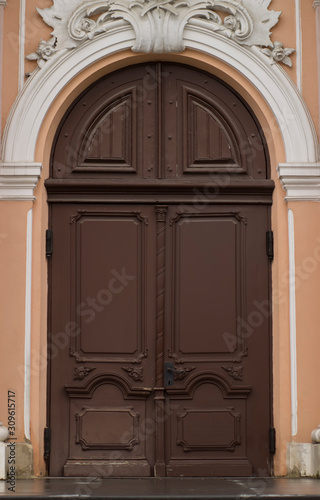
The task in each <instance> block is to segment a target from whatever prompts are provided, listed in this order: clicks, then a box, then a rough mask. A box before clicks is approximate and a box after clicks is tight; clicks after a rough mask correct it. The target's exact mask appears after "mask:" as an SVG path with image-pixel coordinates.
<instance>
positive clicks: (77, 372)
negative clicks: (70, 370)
mask: <svg viewBox="0 0 320 500" xmlns="http://www.w3.org/2000/svg"><path fill="white" fill-rule="evenodd" d="M94 370H95V368H91V366H79V367H78V366H77V367H76V368H75V369H74V380H84V379H85V378H86V377H87V376H88V375H89V373H90V372H93V371H94Z"/></svg>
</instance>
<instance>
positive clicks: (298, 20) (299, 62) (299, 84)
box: [295, 0, 302, 92]
mask: <svg viewBox="0 0 320 500" xmlns="http://www.w3.org/2000/svg"><path fill="white" fill-rule="evenodd" d="M295 9H296V55H297V57H296V65H297V87H298V89H299V90H300V92H302V26H301V0H296V5H295Z"/></svg>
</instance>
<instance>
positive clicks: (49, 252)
mask: <svg viewBox="0 0 320 500" xmlns="http://www.w3.org/2000/svg"><path fill="white" fill-rule="evenodd" d="M52 251H53V232H52V231H51V229H47V231H46V256H47V259H50V258H51V257H52Z"/></svg>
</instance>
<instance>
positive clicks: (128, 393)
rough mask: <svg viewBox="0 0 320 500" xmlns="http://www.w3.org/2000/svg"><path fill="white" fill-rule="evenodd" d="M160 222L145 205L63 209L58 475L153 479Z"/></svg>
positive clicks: (58, 269) (57, 269)
mask: <svg viewBox="0 0 320 500" xmlns="http://www.w3.org/2000/svg"><path fill="white" fill-rule="evenodd" d="M150 217H151V218H153V219H154V209H153V208H151V207H144V206H139V205H137V204H135V205H134V206H119V205H116V206H115V205H110V206H108V208H106V207H105V206H92V205H91V206H90V207H85V206H79V205H77V206H72V205H55V206H54V207H53V210H52V227H53V231H54V233H55V234H56V235H57V237H55V252H54V256H53V259H52V277H53V280H54V289H53V295H52V304H53V311H56V312H55V313H54V314H53V316H52V324H53V332H60V333H58V335H57V336H56V339H57V338H58V337H59V335H60V337H61V335H62V334H63V333H64V332H66V330H67V332H66V334H67V335H68V343H66V345H65V348H64V349H63V350H62V351H60V352H59V356H58V357H57V359H55V360H53V362H52V370H51V382H52V383H51V387H52V395H51V397H52V398H53V400H54V401H55V405H54V406H53V407H52V434H53V443H52V460H51V474H53V475H61V474H62V473H63V474H64V475H66V476H68V475H77V474H80V475H97V474H98V475H101V474H102V475H103V473H104V474H110V475H118V474H120V475H123V476H128V475H141V476H144V475H150V470H151V467H152V460H153V458H152V457H153V453H154V452H153V451H152V450H153V443H152V440H149V441H147V440H146V439H145V435H144V430H143V425H144V422H145V421H146V419H147V418H149V413H150V415H151V410H152V406H151V401H150V397H151V396H150V395H151V392H152V388H153V386H154V375H155V374H154V363H153V359H154V330H155V323H154V316H155V276H154V273H153V270H154V265H155V249H154V248H153V247H154V241H155V229H154V224H152V220H151V221H150V222H151V224H149V219H150ZM60 235H61V238H60ZM148 255H149V256H148ZM147 256H148V257H147ZM66 263H68V264H66ZM56 279H58V282H55V280H56ZM53 342H55V336H54V337H53ZM62 415H63V418H64V420H63V421H64V424H65V426H64V428H63V431H62V430H61V416H62ZM69 426H70V431H69V429H68V428H69ZM64 440H66V441H67V443H68V444H67V446H66V445H65V444H64V446H63V448H64V449H65V451H64V458H63V461H62V464H61V458H60V456H61V453H62V446H61V445H62V442H63V443H64ZM61 465H62V466H63V471H62V470H61ZM99 471H100V472H99Z"/></svg>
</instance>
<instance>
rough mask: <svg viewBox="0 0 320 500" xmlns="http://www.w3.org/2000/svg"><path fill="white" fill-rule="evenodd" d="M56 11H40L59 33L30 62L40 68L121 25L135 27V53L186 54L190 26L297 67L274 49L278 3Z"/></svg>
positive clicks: (172, 2)
mask: <svg viewBox="0 0 320 500" xmlns="http://www.w3.org/2000/svg"><path fill="white" fill-rule="evenodd" d="M52 1H53V5H52V6H51V7H49V8H45V9H39V8H38V9H37V10H38V12H39V14H40V15H41V17H42V19H43V20H44V22H45V23H46V24H47V25H49V26H51V27H52V28H53V32H52V38H51V39H50V40H49V41H45V40H41V41H40V45H39V47H38V49H37V50H36V51H35V52H33V53H32V54H30V55H29V56H27V58H28V59H29V60H36V61H37V62H38V65H39V67H40V68H42V67H43V66H44V65H45V63H46V62H47V61H49V60H50V59H52V58H53V57H54V56H56V55H58V54H59V53H60V52H61V54H62V53H63V52H62V51H65V50H72V49H75V48H77V47H78V46H79V45H81V44H82V43H84V42H85V41H88V40H92V39H93V38H94V37H96V36H98V35H101V34H102V33H106V32H108V31H110V30H112V29H113V28H114V27H116V26H118V25H119V23H120V25H123V24H124V25H125V24H127V25H130V26H131V27H132V28H133V30H134V33H135V41H134V43H133V46H132V50H133V51H134V52H143V53H170V52H181V51H183V50H184V48H185V46H184V40H183V32H184V29H185V27H186V26H187V24H190V25H198V26H203V27H205V28H207V29H208V30H210V31H211V32H212V33H215V34H218V35H220V36H225V37H228V38H229V39H231V40H233V41H234V42H236V43H238V44H239V45H242V46H247V47H252V46H256V47H258V48H259V49H260V50H261V51H262V52H263V53H264V54H265V55H266V56H267V57H268V58H269V60H270V61H271V63H279V62H282V63H284V64H287V65H288V66H292V62H291V59H290V57H289V56H290V55H291V54H292V52H293V51H294V49H286V48H285V47H284V46H283V44H282V43H280V42H275V43H273V42H272V41H271V39H270V36H271V29H272V28H273V27H274V26H275V25H276V24H277V23H278V20H279V16H280V14H281V12H276V11H274V10H269V6H270V3H271V1H272V0H91V1H88V0H68V1H66V0H52Z"/></svg>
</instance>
